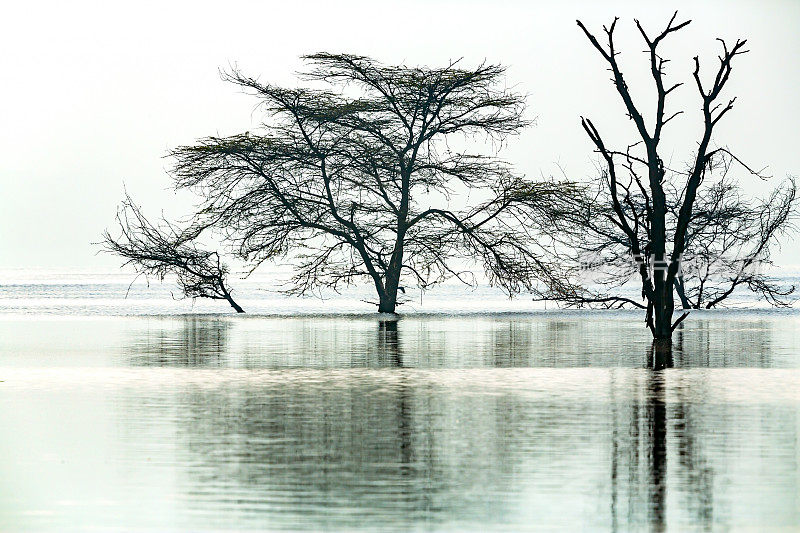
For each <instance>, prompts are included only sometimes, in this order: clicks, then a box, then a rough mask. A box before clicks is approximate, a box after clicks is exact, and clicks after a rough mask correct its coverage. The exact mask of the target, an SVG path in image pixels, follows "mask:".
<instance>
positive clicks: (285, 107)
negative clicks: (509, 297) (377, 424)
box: [171, 53, 578, 313]
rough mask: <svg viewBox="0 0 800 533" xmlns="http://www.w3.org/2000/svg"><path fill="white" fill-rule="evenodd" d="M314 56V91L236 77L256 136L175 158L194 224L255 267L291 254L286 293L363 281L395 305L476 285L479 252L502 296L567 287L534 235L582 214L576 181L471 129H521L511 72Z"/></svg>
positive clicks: (494, 132) (186, 150) (187, 149)
mask: <svg viewBox="0 0 800 533" xmlns="http://www.w3.org/2000/svg"><path fill="white" fill-rule="evenodd" d="M304 59H305V60H306V61H307V64H308V65H309V68H308V70H307V71H306V72H305V73H304V74H303V78H304V79H305V80H306V81H307V82H308V83H309V85H310V86H311V87H310V88H295V89H286V88H281V87H276V86H273V85H270V84H266V83H262V82H260V81H258V80H257V79H254V78H251V77H248V76H246V75H244V74H242V73H241V72H240V71H239V70H233V71H232V72H230V73H228V74H226V78H227V79H228V80H229V81H231V82H233V83H234V84H236V85H238V86H240V87H242V88H243V89H244V90H245V91H246V92H249V93H252V94H253V95H255V96H256V97H257V98H258V99H259V100H260V105H261V106H262V109H263V110H264V111H265V112H266V115H267V119H266V122H265V123H264V125H263V131H261V132H260V133H259V134H254V133H251V132H247V133H244V134H241V135H234V136H230V137H225V138H218V137H209V138H205V139H202V140H200V141H199V142H198V143H197V144H195V145H193V146H184V147H180V148H177V149H176V150H174V151H173V152H172V154H171V155H172V156H173V157H174V158H175V161H176V163H175V167H174V169H173V176H174V179H175V181H176V185H177V187H178V188H186V189H190V190H193V191H195V192H196V193H198V194H199V197H200V198H201V199H202V200H201V204H200V206H199V209H198V212H197V216H196V219H195V221H194V225H195V226H196V227H203V228H210V227H216V228H219V229H221V230H222V231H223V232H225V234H226V236H227V238H228V239H229V242H230V243H231V244H232V246H233V247H234V248H235V250H236V253H237V254H238V255H239V256H240V257H242V258H243V259H245V260H246V261H249V262H250V263H251V264H252V265H254V268H255V267H256V266H258V265H260V264H261V263H262V262H264V261H268V260H274V259H276V258H286V257H288V258H289V260H290V261H296V265H297V266H296V272H295V274H294V276H293V278H292V279H291V281H290V283H289V286H288V288H287V292H289V293H299V294H302V293H307V292H309V291H313V290H315V289H317V288H320V287H328V288H333V289H334V290H335V289H337V288H338V287H339V286H340V285H342V284H350V283H353V282H354V281H356V280H359V279H367V280H369V282H370V283H371V284H373V285H374V288H375V291H376V293H377V296H378V302H377V303H378V311H379V312H389V313H393V312H395V309H396V306H397V304H398V291H400V292H404V285H416V286H419V287H422V288H425V287H430V286H431V285H433V284H435V283H438V282H441V281H443V280H445V279H448V278H452V277H455V278H458V279H460V280H462V281H464V282H472V281H473V280H474V278H472V277H470V276H471V274H470V273H469V271H468V268H467V267H465V265H466V264H468V263H469V262H470V261H476V260H477V261H478V262H479V263H481V264H482V267H483V268H484V270H485V272H486V273H487V274H488V278H489V281H490V282H491V283H493V284H495V285H498V286H500V287H502V288H503V289H505V290H506V291H507V292H508V293H512V294H513V293H515V292H518V291H521V290H530V291H534V292H545V291H547V292H555V293H560V292H562V291H564V290H569V287H567V286H565V285H564V283H563V276H562V275H561V274H560V272H559V269H558V267H556V266H555V265H553V264H548V263H546V262H545V261H544V260H543V259H542V258H541V257H543V254H540V253H538V252H540V251H541V249H542V248H543V247H546V246H548V243H547V242H545V240H539V239H538V238H539V237H540V236H541V235H540V233H539V230H540V229H542V228H547V227H549V225H550V224H551V222H552V221H553V220H555V219H558V218H559V217H560V216H562V213H563V212H564V211H565V210H569V209H572V206H571V204H570V198H571V197H572V196H576V195H577V194H578V189H577V187H574V186H573V185H571V184H569V183H566V182H555V181H546V182H545V181H539V182H529V181H525V180H524V179H522V178H521V177H519V176H517V175H515V174H514V173H513V172H512V170H511V169H510V167H509V166H508V165H507V164H505V163H504V162H503V161H502V160H500V159H498V158H497V157H496V156H495V155H485V154H471V153H468V150H467V147H468V146H469V145H470V142H472V141H473V140H474V138H475V137H476V136H477V137H479V138H480V140H484V141H486V143H488V142H492V143H493V145H494V146H498V147H500V146H502V145H503V142H504V140H505V139H506V137H507V136H508V135H512V134H515V133H517V132H518V131H519V130H520V129H521V128H522V127H524V126H525V125H526V120H524V118H523V116H522V112H523V107H524V97H523V96H522V95H520V94H516V93H514V92H512V91H510V90H508V89H507V88H505V87H504V86H503V85H502V81H503V79H504V78H503V76H504V68H503V67H501V66H496V65H487V64H483V65H480V66H478V67H477V68H472V69H467V68H461V67H460V66H459V62H453V63H451V64H449V65H447V66H445V67H443V68H423V67H405V66H386V65H383V64H381V63H379V62H377V61H375V60H373V59H370V58H367V57H361V56H354V55H343V54H329V53H319V54H314V55H309V56H305V57H304ZM457 146H461V147H462V149H458V148H457ZM541 239H544V237H543V236H542V237H541Z"/></svg>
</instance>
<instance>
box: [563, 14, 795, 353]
mask: <svg viewBox="0 0 800 533" xmlns="http://www.w3.org/2000/svg"><path fill="white" fill-rule="evenodd" d="M676 17H677V12H676V13H675V14H674V15H673V16H672V18H671V19H670V20H669V22H668V24H667V26H666V28H665V29H664V30H663V31H661V32H660V33H658V34H657V35H655V36H652V35H651V34H650V33H648V32H647V31H645V29H644V28H643V27H642V25H641V24H640V23H639V21H638V20H637V21H635V22H636V27H637V28H638V30H639V33H640V34H641V36H642V39H643V40H644V43H645V45H646V53H647V56H648V59H649V67H650V72H651V75H652V79H653V82H654V85H655V89H656V100H655V102H654V108H655V109H654V110H653V113H652V117H653V120H652V122H651V123H649V124H648V122H647V121H645V118H644V115H643V113H642V112H641V111H640V109H641V106H640V104H639V103H637V102H636V101H635V100H634V98H633V96H632V94H631V92H630V89H629V87H628V85H627V83H626V82H625V79H624V77H623V73H622V71H621V69H620V66H619V63H618V61H617V59H618V56H619V51H618V50H616V48H615V43H614V30H615V28H616V24H617V20H618V19H616V18H615V19H614V21H613V22H612V24H611V25H610V26H608V27H605V26H604V27H603V31H604V34H605V42H604V43H602V44H601V42H600V41H598V39H597V38H596V37H595V36H594V35H593V34H592V33H591V32H590V31H589V30H588V29H587V28H586V27H585V26H584V25H583V24H582V23H581V22H580V21H578V26H579V27H580V28H581V30H583V32H584V34H585V35H586V37H587V38H588V39H589V42H590V43H591V44H592V46H593V47H594V48H595V49H596V50H597V52H598V53H599V54H600V56H601V57H602V58H603V60H604V61H605V63H606V64H607V65H608V67H609V70H610V71H611V74H612V81H613V83H614V86H615V88H616V90H617V93H618V94H619V96H620V98H621V100H622V102H623V104H624V106H625V111H626V114H627V116H628V117H629V119H630V120H632V122H633V124H634V127H635V131H636V137H637V138H636V140H635V141H634V142H633V143H631V144H630V145H628V146H627V147H626V148H624V149H617V148H614V147H612V146H611V145H609V144H608V143H607V142H606V141H605V139H604V138H603V137H602V135H601V134H600V131H599V129H598V128H597V127H596V126H595V124H594V123H593V122H592V121H591V120H590V119H588V118H582V119H581V123H582V125H583V128H584V130H585V131H586V134H587V135H588V136H589V139H590V140H591V141H592V144H593V145H594V147H595V149H596V151H597V153H598V154H599V155H600V156H601V161H602V170H601V172H602V177H601V190H600V192H599V193H598V195H597V197H596V198H595V199H594V200H595V201H594V202H589V206H590V207H587V208H586V209H583V210H581V213H580V214H579V215H578V216H577V222H578V225H577V227H578V229H577V230H576V231H578V232H579V233H580V239H573V242H576V243H577V246H578V248H579V250H580V251H581V252H582V253H583V254H584V257H585V256H586V255H587V254H591V255H592V261H593V262H594V264H595V266H597V265H600V266H604V267H611V268H610V270H613V269H614V268H616V272H615V273H614V276H616V280H614V279H609V278H606V279H605V280H602V281H605V282H606V283H615V282H616V283H618V284H621V283H623V282H624V281H627V280H628V279H629V278H630V276H629V273H630V272H631V270H629V269H630V266H629V265H630V263H631V258H632V259H633V260H634V261H635V268H634V269H633V270H634V271H635V272H636V276H637V278H638V280H639V284H640V287H641V297H642V300H641V301H637V300H636V299H633V298H625V297H621V296H616V295H614V294H607V293H596V292H592V291H577V292H575V293H572V294H568V295H566V297H565V298H564V299H565V300H567V301H568V302H571V303H579V304H583V303H587V304H594V303H600V304H603V305H609V306H610V305H634V306H638V307H641V308H643V309H646V318H645V322H646V324H647V326H648V327H649V329H650V330H651V332H652V334H653V337H654V339H656V340H663V341H669V340H670V339H671V336H672V331H673V330H674V328H675V327H676V326H677V324H678V323H680V322H681V321H682V320H683V319H684V318H685V317H686V314H685V313H684V314H683V315H681V317H679V318H678V319H677V320H675V321H673V311H674V297H673V290H674V287H675V285H676V282H677V283H678V285H680V283H681V279H680V277H679V276H680V272H681V270H680V266H681V261H682V259H684V258H685V256H686V255H687V254H688V253H691V252H694V253H716V251H718V250H720V249H721V248H724V249H725V250H726V251H727V252H729V253H732V254H733V255H735V256H736V260H737V261H740V262H741V260H744V261H745V262H748V261H750V262H751V263H752V262H755V261H756V260H759V259H765V258H766V259H768V251H769V244H770V243H771V242H772V241H773V239H774V238H775V236H776V235H778V234H779V233H780V232H781V231H782V230H783V229H786V228H787V219H788V214H789V212H790V211H791V204H792V203H793V200H794V183H793V182H791V184H790V186H789V188H788V189H783V191H784V192H776V193H775V195H774V196H772V197H770V199H768V200H767V202H766V204H765V205H764V206H762V207H761V208H758V207H753V206H751V205H750V204H748V203H746V202H742V201H736V202H734V203H735V205H733V206H731V205H729V206H728V207H735V209H734V210H733V211H732V212H730V213H726V212H725V209H726V208H725V207H724V203H723V204H718V203H717V202H718V201H720V200H721V198H720V195H721V196H722V197H723V198H725V199H727V200H730V199H732V197H733V193H734V192H735V191H736V189H735V188H733V189H731V188H730V187H729V186H728V185H726V184H725V183H722V182H720V183H719V184H717V185H711V186H710V187H708V183H709V182H712V181H713V180H714V179H715V176H717V174H716V173H715V171H717V170H719V169H720V168H725V169H726V170H725V172H724V173H723V174H727V169H728V168H729V167H730V166H731V165H732V164H738V165H739V166H740V167H741V168H743V169H745V170H746V171H747V172H749V173H751V174H754V175H758V176H760V173H759V172H757V171H754V170H752V169H751V168H750V167H748V166H747V165H744V164H743V163H741V161H740V160H739V158H737V157H736V156H735V155H734V154H732V153H731V152H730V151H729V150H728V149H726V148H724V147H719V148H714V147H712V134H713V132H714V128H715V127H716V126H717V124H718V123H719V122H720V120H722V118H723V117H724V116H725V115H726V114H727V113H728V112H729V111H730V110H731V109H732V108H733V105H734V102H735V100H736V99H735V98H732V99H729V100H727V101H726V100H720V95H721V93H722V91H723V89H724V87H725V85H726V84H727V82H728V80H729V78H730V74H731V70H732V63H733V61H734V59H735V58H736V57H737V56H739V55H741V54H744V53H745V52H746V51H747V50H745V44H746V41H744V40H737V41H736V43H735V44H734V45H733V46H728V44H727V43H726V42H725V41H723V40H721V39H720V40H719V41H720V43H721V47H722V51H721V54H720V55H719V65H718V66H717V68H716V71H715V72H714V74H713V79H712V81H711V83H710V84H708V83H707V82H704V81H703V80H702V77H701V75H700V60H699V59H698V58H697V57H695V58H694V72H693V78H694V84H695V85H696V89H697V92H698V95H699V97H700V100H701V104H702V118H703V126H702V133H701V135H700V138H699V139H698V141H697V147H696V149H695V152H694V154H693V156H692V161H691V163H690V164H689V165H688V168H687V169H686V170H679V169H672V168H668V167H667V166H666V165H665V163H664V159H663V158H662V156H661V154H660V150H661V147H660V142H661V140H662V132H663V129H664V127H665V126H666V125H667V124H668V123H669V122H670V121H672V120H673V119H675V118H676V117H677V116H678V115H680V114H681V113H682V112H683V111H677V112H667V110H666V103H667V97H668V96H669V95H670V94H671V93H672V92H673V91H674V90H676V89H677V88H678V87H680V86H681V85H682V84H681V83H674V84H668V83H667V82H666V80H665V70H664V67H665V65H666V63H667V61H668V60H667V59H664V58H663V57H662V56H661V55H660V54H659V51H658V47H659V45H660V44H661V43H662V42H663V41H664V40H665V39H666V38H667V37H670V36H671V35H672V34H673V33H675V32H677V31H679V30H680V29H682V28H684V27H686V25H688V24H689V23H690V21H688V20H687V21H685V22H680V23H676V22H675V20H676ZM737 210H738V212H737ZM753 213H758V214H759V216H760V217H761V218H760V221H761V222H758V221H754V220H748V218H749V217H750V216H752V215H753ZM726 218H727V220H726ZM731 222H732V225H731V224H730V223H731ZM759 224H761V226H760V227H759V226H758V225H759ZM726 239H727V240H728V242H726ZM731 241H734V242H735V243H736V246H738V247H739V248H738V251H736V250H733V249H731V247H730V246H731ZM626 262H627V264H626V265H624V266H623V263H626ZM728 267H729V269H730V268H732V267H731V265H728ZM606 273H608V271H607V272H606ZM684 283H685V278H684ZM727 283H729V286H726V287H724V288H722V286H721V285H720V286H719V287H720V289H719V290H717V291H716V292H715V294H716V296H714V297H713V298H712V299H711V300H708V299H707V296H706V297H703V296H702V295H701V294H700V295H699V294H694V296H695V297H697V298H699V301H700V302H705V304H706V306H709V304H710V305H711V306H713V305H716V304H718V303H719V302H721V301H722V299H724V297H726V296H727V294H730V293H729V292H728V289H731V290H732V289H733V288H735V286H738V285H742V284H746V285H748V286H750V288H751V289H755V290H757V291H760V292H762V294H764V295H766V296H768V297H780V296H782V295H784V294H783V293H782V292H779V291H776V290H775V289H773V288H772V285H769V287H768V283H767V281H766V278H764V277H759V276H746V275H744V274H735V275H733V276H732V277H731V278H730V279H728V280H727ZM693 290H699V289H693ZM726 293H727V294H726ZM720 298H722V299H720Z"/></svg>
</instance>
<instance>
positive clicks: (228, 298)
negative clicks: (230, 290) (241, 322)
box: [225, 294, 244, 313]
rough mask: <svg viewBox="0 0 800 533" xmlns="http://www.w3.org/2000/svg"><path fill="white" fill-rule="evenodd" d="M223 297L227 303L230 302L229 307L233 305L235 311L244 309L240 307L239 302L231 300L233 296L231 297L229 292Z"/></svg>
mask: <svg viewBox="0 0 800 533" xmlns="http://www.w3.org/2000/svg"><path fill="white" fill-rule="evenodd" d="M225 299H226V300H227V301H228V303H229V304H231V307H233V308H234V309H235V310H236V312H237V313H244V309H242V308H241V307H240V306H239V304H237V303H236V302H234V301H233V298H231V295H230V294H229V295H227V296H226V297H225Z"/></svg>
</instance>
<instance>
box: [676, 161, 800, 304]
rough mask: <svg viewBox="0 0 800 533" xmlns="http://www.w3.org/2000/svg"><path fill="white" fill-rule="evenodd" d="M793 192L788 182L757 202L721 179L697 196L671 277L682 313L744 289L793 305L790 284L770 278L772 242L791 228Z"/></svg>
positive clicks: (793, 212) (793, 186)
mask: <svg viewBox="0 0 800 533" xmlns="http://www.w3.org/2000/svg"><path fill="white" fill-rule="evenodd" d="M796 192H797V187H796V184H795V181H794V180H793V179H789V180H787V181H786V183H784V184H783V185H782V186H780V187H778V188H777V189H775V190H774V191H772V193H771V194H770V195H769V196H767V197H766V198H764V199H762V200H752V199H749V198H745V197H743V196H742V194H741V192H740V190H739V187H738V185H737V184H736V183H732V182H730V181H729V180H727V179H725V177H723V178H722V179H720V180H719V181H717V182H715V183H713V184H712V185H711V186H709V187H707V188H705V189H704V190H703V191H702V193H701V194H698V197H697V200H696V203H695V208H694V211H693V213H692V220H691V223H690V224H689V231H688V233H687V239H686V240H687V243H686V251H685V252H684V260H683V262H682V264H681V269H680V271H679V272H678V275H677V276H676V278H675V293H676V294H677V296H678V298H679V299H680V302H681V304H682V306H683V308H684V309H701V308H705V309H711V308H713V307H717V306H721V305H724V304H725V302H726V300H727V298H728V297H729V296H730V295H731V294H733V292H734V291H735V290H736V289H737V288H739V287H744V288H747V289H749V290H750V291H752V292H754V293H756V294H758V295H759V296H760V297H762V298H763V299H764V300H765V301H767V302H768V303H770V304H771V305H774V306H776V307H786V306H788V305H790V304H791V302H792V301H793V300H792V299H791V295H792V294H793V293H794V290H795V287H794V286H793V285H786V284H785V283H782V282H781V281H780V280H778V279H776V278H774V277H772V276H770V274H769V272H768V267H769V266H770V265H771V264H772V262H771V259H770V256H771V251H772V248H774V247H775V246H776V244H777V243H776V240H777V238H778V237H780V236H783V235H785V234H786V233H787V232H788V231H790V230H792V229H794V220H795V217H796V204H795V197H796Z"/></svg>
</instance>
